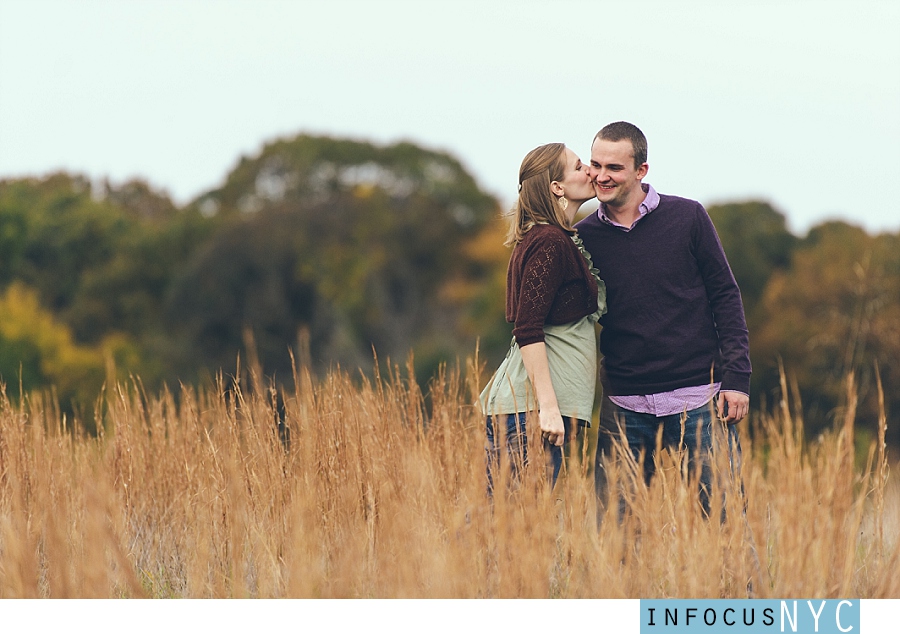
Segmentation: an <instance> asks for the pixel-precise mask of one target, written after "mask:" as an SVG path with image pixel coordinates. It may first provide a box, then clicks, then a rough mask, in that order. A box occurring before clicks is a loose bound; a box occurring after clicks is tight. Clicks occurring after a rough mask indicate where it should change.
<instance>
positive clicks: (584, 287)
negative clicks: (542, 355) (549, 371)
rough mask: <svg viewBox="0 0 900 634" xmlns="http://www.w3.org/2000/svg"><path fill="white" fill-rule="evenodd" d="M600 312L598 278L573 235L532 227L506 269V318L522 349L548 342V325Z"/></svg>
mask: <svg viewBox="0 0 900 634" xmlns="http://www.w3.org/2000/svg"><path fill="white" fill-rule="evenodd" d="M596 310H597V282H596V280H595V279H594V276H593V275H592V274H591V272H590V269H589V268H588V264H587V261H586V260H585V258H584V256H582V255H581V252H580V251H579V250H578V247H577V246H575V243H574V242H572V238H571V236H570V235H569V234H568V233H566V232H565V231H563V230H562V229H561V228H559V227H557V226H555V225H549V224H539V225H535V226H534V227H532V228H531V229H530V230H529V231H528V232H527V233H526V234H525V237H524V238H523V239H522V241H521V242H519V243H518V244H517V245H516V246H515V247H514V248H513V252H512V256H511V258H510V261H509V268H508V269H507V273H506V320H507V321H508V322H510V323H514V324H515V327H514V328H513V336H514V337H515V339H516V343H517V344H518V345H519V347H520V348H521V347H523V346H527V345H529V344H532V343H538V342H541V341H544V324H545V323H547V324H552V325H562V324H567V323H570V322H573V321H576V320H577V319H581V318H582V317H585V316H587V315H590V314H592V313H593V312H595V311H596Z"/></svg>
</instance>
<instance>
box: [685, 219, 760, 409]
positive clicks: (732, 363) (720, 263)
mask: <svg viewBox="0 0 900 634" xmlns="http://www.w3.org/2000/svg"><path fill="white" fill-rule="evenodd" d="M698 206H699V207H700V208H699V209H698V213H697V222H696V226H695V236H694V244H695V254H696V257H697V263H698V266H699V268H700V273H701V275H702V276H703V283H704V285H705V286H706V295H707V298H708V300H709V305H710V309H711V310H712V313H713V320H714V321H715V327H716V335H717V337H718V340H719V356H720V358H721V371H722V389H721V391H720V393H719V398H718V400H717V406H718V410H719V416H720V417H722V418H724V420H726V421H727V422H729V423H736V422H738V421H739V420H741V419H742V418H744V417H745V416H746V415H747V411H748V410H749V403H750V397H749V396H748V394H749V392H750V372H751V367H750V336H749V332H748V330H747V321H746V319H745V317H744V305H743V302H742V301H741V291H740V289H739V288H738V285H737V282H736V281H735V279H734V275H733V274H732V272H731V267H730V266H729V265H728V259H727V258H726V256H725V251H724V250H723V249H722V243H721V242H720V241H719V236H718V235H717V234H716V230H715V227H714V226H713V223H712V220H710V218H709V214H707V213H706V210H705V209H703V207H702V206H700V205H699V203H698ZM726 406H727V408H726Z"/></svg>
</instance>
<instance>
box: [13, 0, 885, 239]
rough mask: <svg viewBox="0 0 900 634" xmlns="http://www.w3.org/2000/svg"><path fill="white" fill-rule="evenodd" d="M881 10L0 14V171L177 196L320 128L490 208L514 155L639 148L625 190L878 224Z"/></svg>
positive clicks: (428, 5) (735, 4)
mask: <svg viewBox="0 0 900 634" xmlns="http://www.w3.org/2000/svg"><path fill="white" fill-rule="evenodd" d="M898 32H900V2H896V1H894V0H854V1H829V0H809V1H803V0H778V1H775V0H771V1H762V0H757V1H743V2H742V1H740V0H735V1H728V2H725V1H720V0H716V1H678V0H668V1H662V0H644V1H642V2H626V1H625V0H618V1H616V2H606V1H603V0H593V1H590V2H576V1H564V0H563V1H559V0H558V1H555V2H549V1H542V2H539V1H530V2H529V1H527V0H526V1H521V0H519V1H516V2H513V1H500V0H497V1H491V0H479V1H477V2H475V1H473V2H469V1H467V0H453V1H452V2H443V1H434V0H429V1H425V0H417V1H408V2H400V1H364V0H358V1H340V0H328V1H327V2H326V1H325V0H322V1H319V2H304V1H292V2H286V1H285V2H280V1H274V0H254V1H250V0H246V1H244V0H231V1H229V0H215V1H199V0H194V1H191V0H179V1H165V0H147V1H144V2H138V1H136V0H135V1H124V0H115V1H99V0H82V1H79V2H62V1H54V0H26V1H20V0H0V178H4V177H12V176H22V175H40V174H45V173H47V172H49V171H52V170H55V169H60V168H62V169H68V170H72V171H77V172H81V173H84V174H87V175H88V176H90V177H92V178H101V177H104V176H108V177H110V178H111V179H112V180H113V181H114V182H120V181H122V180H125V179H127V178H130V177H135V176H137V177H142V178H145V179H147V180H148V181H150V182H151V184H153V185H155V186H157V187H159V188H162V189H165V190H167V191H168V192H169V193H170V194H171V195H172V196H173V197H174V198H175V199H176V201H178V202H186V201H187V200H190V199H191V198H193V197H194V196H196V195H198V194H200V193H202V192H203V191H206V190H208V189H211V188H214V187H216V186H217V185H219V184H220V183H221V182H222V181H223V179H224V178H225V175H226V174H227V172H228V171H229V170H230V169H231V168H232V167H233V166H234V165H235V164H236V162H237V160H238V159H239V157H240V156H241V155H242V154H245V155H253V154H255V153H257V152H258V151H259V150H260V149H261V147H262V145H263V144H264V143H265V142H266V141H268V140H272V139H275V138H278V137H283V136H291V135H294V134H297V133H299V132H310V133H325V134H330V135H335V136H343V137H352V138H358V139H367V140H372V141H375V142H379V143H387V142H393V141H397V140H401V139H402V140H409V141H413V142H415V143H418V144H420V145H423V146H425V147H428V148H433V149H440V150H446V151H448V152H450V153H452V154H453V155H454V156H456V157H457V158H459V159H460V160H461V161H462V162H463V164H464V165H465V166H466V167H467V168H468V169H469V170H470V171H471V172H472V173H473V174H474V176H475V177H476V179H477V180H478V181H479V183H480V184H481V185H482V186H483V187H484V188H485V189H487V190H488V191H490V192H491V193H493V194H495V195H496V196H498V197H499V198H500V199H501V201H503V203H504V204H508V203H509V202H510V201H511V200H512V196H513V194H514V192H515V186H516V177H517V171H518V167H519V164H520V162H521V160H522V157H523V156H524V155H525V153H526V152H527V151H528V150H530V149H531V148H533V147H534V146H536V145H539V144H541V143H546V142H550V141H563V142H565V143H567V144H568V145H569V146H570V147H571V148H572V149H574V150H575V151H576V153H578V154H579V155H580V156H581V157H582V158H584V159H587V158H588V156H589V152H590V141H591V139H592V138H593V135H594V133H595V132H596V131H597V130H598V129H599V128H600V127H602V126H603V125H604V124H606V123H609V122H610V121H616V120H620V119H624V120H628V121H631V122H633V123H635V124H637V125H638V126H639V127H641V128H642V129H643V130H644V132H645V133H646V135H647V137H648V139H649V148H650V151H649V163H650V172H649V174H648V177H647V179H646V180H647V182H650V183H652V184H653V185H654V187H656V188H657V189H658V190H659V191H661V192H665V193H671V194H678V195H682V196H686V197H690V198H695V199H697V200H700V201H701V202H703V203H704V204H711V203H715V202H723V201H733V200H744V199H748V198H757V199H763V200H768V201H770V202H771V203H772V204H773V205H774V206H775V207H776V208H777V209H778V210H780V211H781V212H783V213H784V214H785V215H786V216H787V217H788V221H789V226H790V228H791V229H792V230H794V231H795V232H797V233H800V234H802V233H804V232H805V231H806V230H807V229H808V228H809V227H810V226H812V225H814V224H816V223H818V222H821V221H823V220H825V219H830V218H841V219H845V220H848V221H850V222H853V223H856V224H859V225H861V226H863V227H865V228H866V229H868V230H870V231H883V230H887V231H891V232H896V231H898V230H900V202H898V200H897V196H896V194H895V188H894V185H895V183H896V182H897V179H898V175H900V36H898Z"/></svg>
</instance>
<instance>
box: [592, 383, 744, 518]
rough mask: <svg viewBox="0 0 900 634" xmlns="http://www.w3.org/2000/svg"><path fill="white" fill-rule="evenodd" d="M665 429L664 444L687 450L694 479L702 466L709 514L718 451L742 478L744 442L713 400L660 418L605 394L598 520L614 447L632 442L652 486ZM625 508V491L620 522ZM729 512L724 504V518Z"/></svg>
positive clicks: (703, 503) (599, 451)
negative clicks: (624, 405) (718, 415)
mask: <svg viewBox="0 0 900 634" xmlns="http://www.w3.org/2000/svg"><path fill="white" fill-rule="evenodd" d="M682 421H683V422H682ZM726 428H727V429H726ZM660 430H661V431H662V439H661V446H662V448H667V449H670V450H676V451H677V450H683V451H686V452H687V456H688V474H689V476H690V477H692V478H693V477H697V469H698V468H699V470H700V473H699V477H698V478H697V480H698V486H699V497H700V504H701V506H702V507H703V510H704V512H705V513H706V515H707V517H708V516H709V513H710V500H709V496H710V492H711V490H712V482H713V464H712V463H713V455H714V450H719V449H724V450H725V451H727V454H726V455H727V457H728V463H729V466H730V469H731V472H732V475H734V476H737V477H739V475H738V474H739V469H740V457H741V445H740V441H739V440H738V436H737V431H736V430H735V426H734V425H726V424H725V423H723V422H722V421H719V420H718V419H717V418H716V416H715V415H714V414H713V409H712V404H711V403H710V404H707V405H704V406H702V407H698V408H697V409H693V410H690V411H688V412H685V413H679V414H672V415H670V416H660V417H657V416H655V415H653V414H641V413H639V412H632V411H630V410H627V409H623V408H621V407H619V406H618V405H616V404H615V403H613V402H612V401H611V400H609V398H608V397H604V398H603V403H602V405H601V407H600V429H599V431H598V434H597V457H596V461H595V463H594V486H595V488H596V491H597V500H598V502H599V507H598V518H599V516H600V515H602V513H603V510H604V509H605V508H606V506H607V504H608V502H609V473H608V468H609V463H608V461H609V459H610V455H611V453H612V449H613V446H614V445H615V444H618V446H619V449H618V450H619V451H623V450H624V444H625V443H626V442H627V446H628V451H629V453H630V454H631V457H632V458H633V459H634V462H633V463H632V464H634V465H638V466H639V468H640V469H642V475H643V480H644V483H645V484H647V485H649V484H650V480H651V479H652V478H653V475H654V472H655V471H656V463H655V461H654V456H655V454H656V448H657V435H658V434H659V433H660ZM620 473H621V471H620ZM625 506H626V504H625V500H624V499H623V498H622V494H621V490H620V497H619V519H620V520H621V519H622V516H623V515H624V512H625ZM724 511H725V507H724V502H723V506H722V514H723V519H724Z"/></svg>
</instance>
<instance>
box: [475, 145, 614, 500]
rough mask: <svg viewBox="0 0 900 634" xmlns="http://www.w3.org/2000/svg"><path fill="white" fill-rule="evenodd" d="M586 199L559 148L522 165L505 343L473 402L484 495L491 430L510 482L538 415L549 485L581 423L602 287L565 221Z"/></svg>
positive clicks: (589, 400) (578, 170)
mask: <svg viewBox="0 0 900 634" xmlns="http://www.w3.org/2000/svg"><path fill="white" fill-rule="evenodd" d="M592 198H594V190H593V187H592V186H591V180H590V177H589V176H588V173H587V169H586V166H585V165H583V164H582V163H581V160H580V159H579V158H578V157H577V156H576V155H575V153H574V152H573V151H572V150H570V149H568V148H567V147H566V146H565V145H563V144H562V143H550V144H547V145H542V146H540V147H538V148H536V149H534V150H532V151H531V152H529V153H528V154H527V155H526V156H525V159H524V160H523V161H522V166H521V167H520V168H519V197H518V200H517V201H516V204H515V206H514V207H513V211H512V213H513V220H512V224H511V227H510V231H509V235H508V237H507V241H506V244H507V245H508V246H512V247H513V252H512V257H511V258H510V262H509V269H508V270H507V275H506V320H507V321H509V322H512V323H514V324H515V326H514V327H513V341H512V344H511V346H510V350H509V353H508V354H507V355H506V359H504V361H503V363H501V364H500V367H499V368H498V369H497V371H496V372H495V373H494V376H493V377H492V378H491V380H490V382H489V383H488V385H487V387H486V388H485V389H484V391H483V392H482V393H481V397H480V403H481V407H482V411H483V412H484V413H485V415H486V417H487V438H488V486H489V489H491V490H492V489H493V476H492V470H493V467H494V464H495V463H496V460H497V458H498V456H499V447H498V443H499V441H500V437H499V434H495V432H496V431H497V430H496V427H498V426H501V427H505V433H506V446H507V453H508V454H509V456H510V460H511V465H510V468H511V471H512V473H513V474H514V475H515V474H516V473H517V471H518V469H519V468H520V467H521V466H524V465H525V464H526V462H527V450H526V444H527V435H526V419H527V417H528V416H527V415H528V413H529V412H535V411H536V412H537V415H538V423H539V425H540V429H541V434H542V436H543V438H544V443H545V447H546V448H548V449H549V450H550V457H551V463H552V467H553V475H552V481H551V482H552V484H555V483H556V478H557V476H558V475H559V470H560V466H561V465H562V449H561V447H562V446H563V443H564V442H565V440H566V439H567V438H568V437H569V435H570V433H571V430H572V429H573V428H574V425H576V424H577V425H581V426H584V425H589V423H588V422H587V421H590V419H591V413H592V411H593V406H594V386H595V382H596V375H597V347H596V342H595V335H594V323H595V322H596V321H597V319H599V318H600V316H601V315H602V314H603V313H604V312H606V288H605V286H604V284H603V282H602V281H601V280H600V279H599V277H598V275H597V272H596V270H595V269H592V267H591V262H590V256H589V255H588V254H587V252H586V251H584V249H583V248H582V247H581V246H580V240H579V239H578V237H577V234H576V233H575V230H574V229H573V228H572V221H573V220H574V218H575V214H576V212H577V211H578V208H579V207H580V206H581V205H582V204H583V203H584V202H586V201H588V200H590V199H592ZM573 421H575V423H574V424H573Z"/></svg>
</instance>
